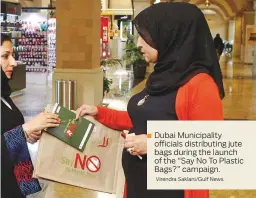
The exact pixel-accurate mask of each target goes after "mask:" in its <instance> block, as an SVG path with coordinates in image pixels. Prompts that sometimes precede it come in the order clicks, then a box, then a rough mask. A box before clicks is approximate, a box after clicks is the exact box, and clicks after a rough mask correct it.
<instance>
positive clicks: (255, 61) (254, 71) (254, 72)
mask: <svg viewBox="0 0 256 198" xmlns="http://www.w3.org/2000/svg"><path fill="white" fill-rule="evenodd" d="M253 9H254V25H255V26H256V0H254V1H253ZM252 76H253V77H254V78H256V43H255V46H254V56H253V66H252Z"/></svg>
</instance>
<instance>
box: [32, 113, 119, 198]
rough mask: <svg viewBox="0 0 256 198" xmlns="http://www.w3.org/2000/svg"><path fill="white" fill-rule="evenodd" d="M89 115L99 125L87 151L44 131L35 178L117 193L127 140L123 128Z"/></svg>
mask: <svg viewBox="0 0 256 198" xmlns="http://www.w3.org/2000/svg"><path fill="white" fill-rule="evenodd" d="M86 118H87V119H89V120H90V121H92V122H93V123H94V124H95V128H94V131H93V132H92V135H91V137H90V139H89V141H88V142H87V145H86V148H85V150H84V152H79V151H78V150H76V149H75V148H73V147H71V146H69V145H67V144H65V143H64V142H62V141H60V140H59V139H57V138H55V137H53V136H51V135H50V134H48V133H47V132H44V133H43V134H42V137H41V139H40V144H39V148H38V154H37V160H36V165H35V171H34V177H36V178H41V179H45V180H51V181H54V182H58V183H63V184H68V185H72V186H77V187H82V188H86V189H90V190H94V191H99V192H105V193H111V194H116V193H117V182H118V178H120V173H121V174H122V166H121V156H122V150H123V144H124V140H123V138H122V136H121V135H120V132H119V131H115V130H112V129H110V128H108V127H106V126H104V125H102V124H101V123H99V122H98V121H96V120H94V119H93V118H92V117H86ZM120 188H123V186H120Z"/></svg>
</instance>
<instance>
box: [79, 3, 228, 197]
mask: <svg viewBox="0 0 256 198" xmlns="http://www.w3.org/2000/svg"><path fill="white" fill-rule="evenodd" d="M134 24H135V27H136V29H137V31H138V34H139V38H138V46H140V47H141V52H142V53H143V55H144V57H145V59H146V61H148V62H152V63H154V64H155V66H154V71H153V72H152V73H151V74H150V76H149V77H148V79H147V83H146V87H145V89H144V90H142V91H141V92H140V93H138V94H136V95H134V96H133V97H132V98H131V99H130V101H129V102H128V106H127V111H128V112H125V111H116V110H112V109H108V108H106V107H100V106H91V105H86V104H85V105H83V106H81V107H80V108H79V109H78V110H77V117H79V116H84V115H86V114H89V115H93V116H95V118H96V119H97V120H98V121H100V122H101V123H103V124H105V125H106V126H108V127H111V128H113V129H118V130H129V133H135V136H127V137H126V140H125V148H126V149H127V150H128V149H129V150H128V151H131V152H128V151H127V150H126V149H125V150H124V151H123V158H122V164H123V169H124V173H125V178H126V187H127V188H126V192H127V195H126V196H127V198H157V197H159V198H184V197H185V198H208V197H209V191H208V190H147V135H146V134H147V121H148V120H223V112H222V103H221V99H222V98H223V97H224V89H223V83H222V76H221V71H220V66H219V63H218V59H217V55H216V52H215V48H214V44H213V39H212V36H211V33H210V30H209V27H208V25H207V22H206V20H205V18H204V15H203V13H202V12H201V10H200V9H198V8H197V7H196V6H195V5H192V4H186V3H159V4H155V5H153V6H151V7H149V8H147V9H145V10H143V11H142V12H141V13H139V14H138V15H137V17H136V18H135V19H134ZM136 155H141V156H143V159H142V160H140V159H139V158H138V157H137V156H136ZM166 176H167V177H171V173H169V174H168V175H166ZM170 185H171V184H170Z"/></svg>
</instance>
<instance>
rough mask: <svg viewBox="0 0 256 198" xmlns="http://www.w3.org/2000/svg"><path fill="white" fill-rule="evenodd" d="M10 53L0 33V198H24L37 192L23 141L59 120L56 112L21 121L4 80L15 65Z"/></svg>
mask: <svg viewBox="0 0 256 198" xmlns="http://www.w3.org/2000/svg"><path fill="white" fill-rule="evenodd" d="M13 54H14V52H13V44H12V42H11V40H10V38H9V37H7V36H6V35H4V34H2V33H1V64H0V65H1V197H2V198H25V196H27V195H29V194H33V193H36V192H38V191H40V185H39V183H38V180H37V179H33V178H32V173H33V165H32V162H31V158H30V155H29V151H28V148H27V141H28V142H31V143H34V142H35V141H37V140H38V139H39V138H40V134H41V133H40V130H43V129H45V128H47V127H56V126H58V125H59V124H58V123H59V121H60V120H59V119H58V116H57V115H54V114H50V113H41V114H39V115H38V116H36V117H35V118H34V119H32V120H31V121H29V122H27V123H24V118H23V116H22V114H21V112H20V111H19V109H18V108H17V107H16V105H15V104H14V103H13V101H12V99H11V98H10V94H11V89H10V86H9V84H8V81H9V79H10V78H11V76H12V73H13V69H14V67H16V62H15V59H14V57H13Z"/></svg>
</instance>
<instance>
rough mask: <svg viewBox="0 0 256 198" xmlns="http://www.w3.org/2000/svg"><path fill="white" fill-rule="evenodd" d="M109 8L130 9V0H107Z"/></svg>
mask: <svg viewBox="0 0 256 198" xmlns="http://www.w3.org/2000/svg"><path fill="white" fill-rule="evenodd" d="M94 1H95V0H94ZM109 1H110V2H109V8H110V9H131V8H132V4H131V0H109Z"/></svg>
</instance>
